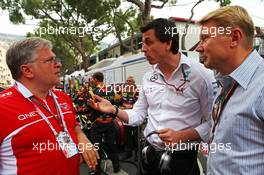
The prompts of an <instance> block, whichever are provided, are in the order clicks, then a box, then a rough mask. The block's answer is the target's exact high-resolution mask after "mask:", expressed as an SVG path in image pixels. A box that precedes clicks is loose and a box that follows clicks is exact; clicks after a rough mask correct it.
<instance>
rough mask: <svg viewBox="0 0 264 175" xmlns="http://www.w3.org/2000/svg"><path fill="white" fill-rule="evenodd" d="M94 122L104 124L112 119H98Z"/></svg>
mask: <svg viewBox="0 0 264 175" xmlns="http://www.w3.org/2000/svg"><path fill="white" fill-rule="evenodd" d="M96 121H98V122H99V123H103V124H105V123H110V122H112V121H113V118H112V117H107V118H104V119H103V118H101V117H99V118H97V119H96Z"/></svg>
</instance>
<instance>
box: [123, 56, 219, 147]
mask: <svg viewBox="0 0 264 175" xmlns="http://www.w3.org/2000/svg"><path fill="white" fill-rule="evenodd" d="M182 67H183V70H184V72H185V75H186V79H187V80H188V81H187V82H186V83H185V84H184V85H183V89H184V90H183V92H181V91H177V90H176V89H177V88H178V87H179V86H180V85H181V84H182V83H183V79H184V78H183V73H182ZM214 83H215V79H214V75H213V72H212V71H210V70H208V69H206V68H205V67H204V66H203V65H202V64H200V63H199V62H196V61H194V60H191V59H189V58H187V57H186V56H185V55H183V54H181V56H180V62H179V66H178V67H177V68H176V69H175V70H174V72H173V73H172V76H171V78H170V79H169V80H165V78H164V75H163V73H162V72H161V71H160V69H159V68H158V66H157V65H156V66H154V68H153V70H150V71H148V72H147V73H146V74H145V75H144V77H143V84H142V88H141V90H140V94H139V98H138V100H137V102H136V103H135V104H134V108H133V109H132V110H126V111H127V113H128V117H129V121H128V123H129V125H139V124H141V123H142V122H143V121H144V120H145V118H146V117H147V116H148V122H147V126H146V128H145V130H144V135H145V136H146V135H148V134H149V133H150V132H152V131H154V130H160V129H163V128H171V129H174V130H175V131H179V130H184V129H190V128H195V130H196V131H197V132H198V133H199V135H200V137H201V138H202V139H203V140H204V141H207V140H208V138H209V133H210V127H211V124H210V121H209V119H210V114H211V109H212V101H213V98H214ZM202 119H204V120H207V121H206V122H204V123H201V120H202ZM148 142H149V143H150V144H152V145H153V146H155V147H157V148H160V149H165V144H164V143H163V142H162V141H161V140H160V138H159V137H158V135H157V134H153V135H151V136H150V137H148Z"/></svg>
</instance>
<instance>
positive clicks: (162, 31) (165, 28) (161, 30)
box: [140, 18, 179, 54]
mask: <svg viewBox="0 0 264 175" xmlns="http://www.w3.org/2000/svg"><path fill="white" fill-rule="evenodd" d="M150 29H154V30H155V35H156V37H157V38H158V39H159V41H160V42H163V43H164V42H167V41H170V40H171V41H172V44H171V49H170V50H171V51H172V53H174V54H177V53H178V51H179V33H178V31H177V28H176V25H175V23H174V22H173V21H171V20H168V19H165V18H157V19H154V20H153V21H151V22H149V23H147V24H146V25H145V26H143V27H141V28H140V30H141V32H142V33H145V32H147V31H148V30H150Z"/></svg>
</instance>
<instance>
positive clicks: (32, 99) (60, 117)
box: [28, 92, 68, 136]
mask: <svg viewBox="0 0 264 175" xmlns="http://www.w3.org/2000/svg"><path fill="white" fill-rule="evenodd" d="M51 96H52V100H53V102H54V103H55V108H56V111H57V117H56V115H55V114H54V113H53V112H51V110H49V109H48V108H47V107H46V106H44V105H43V104H42V103H40V102H39V101H38V100H37V99H36V98H35V97H34V96H31V97H30V98H28V100H29V101H30V102H31V103H32V104H33V106H34V107H35V109H36V110H37V112H38V113H39V115H40V116H41V117H42V118H43V119H44V120H45V121H46V123H47V124H48V125H49V127H50V129H51V130H52V132H53V133H54V135H55V136H57V135H58V133H57V131H56V130H55V128H54V127H53V126H52V124H51V123H50V121H49V120H48V118H47V117H46V115H45V114H44V113H43V112H42V111H41V110H40V109H39V107H38V106H37V105H36V104H35V103H37V104H38V105H40V106H41V107H43V108H44V109H45V110H46V111H47V112H49V113H50V114H51V115H52V116H54V117H55V118H56V119H57V120H58V122H59V124H60V126H61V127H63V130H64V131H66V132H68V130H67V126H66V123H65V121H64V115H63V114H62V111H61V108H60V107H59V104H58V102H57V100H56V99H55V97H54V94H53V93H52V92H51ZM34 102H35V103H34Z"/></svg>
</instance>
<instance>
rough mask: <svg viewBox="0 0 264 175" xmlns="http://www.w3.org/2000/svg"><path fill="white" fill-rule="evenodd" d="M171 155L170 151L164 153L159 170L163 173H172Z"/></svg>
mask: <svg viewBox="0 0 264 175" xmlns="http://www.w3.org/2000/svg"><path fill="white" fill-rule="evenodd" d="M170 162H171V154H170V152H169V151H166V152H164V153H163V154H162V155H161V158H160V162H159V168H160V171H161V172H165V171H166V172H167V171H170Z"/></svg>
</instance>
